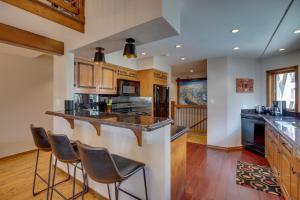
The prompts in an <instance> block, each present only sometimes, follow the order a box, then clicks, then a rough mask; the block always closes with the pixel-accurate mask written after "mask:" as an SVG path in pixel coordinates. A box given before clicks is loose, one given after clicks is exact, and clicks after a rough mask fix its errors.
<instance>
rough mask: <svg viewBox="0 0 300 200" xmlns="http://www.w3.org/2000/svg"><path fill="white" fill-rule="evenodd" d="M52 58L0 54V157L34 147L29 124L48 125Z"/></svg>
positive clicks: (48, 126) (49, 122) (49, 127)
mask: <svg viewBox="0 0 300 200" xmlns="http://www.w3.org/2000/svg"><path fill="white" fill-rule="evenodd" d="M52 66H53V58H52V57H48V56H41V57H38V58H25V57H20V56H16V55H14V56H12V55H5V54H0V94H1V98H0V110H1V112H0V158H1V157H6V156H9V155H13V154H16V153H20V152H24V151H28V150H31V149H34V148H35V147H34V143H33V139H32V136H31V132H30V129H29V126H30V124H31V123H33V124H35V125H36V126H42V127H45V129H46V130H49V129H50V130H51V129H52V117H49V116H47V115H45V114H44V113H45V111H46V110H52V104H53V101H52V94H53V92H52V89H53V67H52Z"/></svg>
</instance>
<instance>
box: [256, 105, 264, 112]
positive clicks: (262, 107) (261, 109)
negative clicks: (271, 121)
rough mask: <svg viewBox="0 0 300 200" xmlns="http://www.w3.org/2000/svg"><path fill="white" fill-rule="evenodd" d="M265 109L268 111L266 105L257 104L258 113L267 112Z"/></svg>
mask: <svg viewBox="0 0 300 200" xmlns="http://www.w3.org/2000/svg"><path fill="white" fill-rule="evenodd" d="M265 111H266V108H265V106H261V105H258V106H255V112H256V113H258V114H262V113H265Z"/></svg>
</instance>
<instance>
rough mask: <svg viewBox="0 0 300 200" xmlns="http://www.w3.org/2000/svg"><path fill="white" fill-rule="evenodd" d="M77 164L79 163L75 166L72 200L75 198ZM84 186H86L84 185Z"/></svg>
mask: <svg viewBox="0 0 300 200" xmlns="http://www.w3.org/2000/svg"><path fill="white" fill-rule="evenodd" d="M77 165H78V163H76V164H75V167H74V174H73V191H72V200H74V199H75V197H74V196H75V182H76V169H77ZM83 188H84V186H83ZM82 192H84V189H83V190H82Z"/></svg>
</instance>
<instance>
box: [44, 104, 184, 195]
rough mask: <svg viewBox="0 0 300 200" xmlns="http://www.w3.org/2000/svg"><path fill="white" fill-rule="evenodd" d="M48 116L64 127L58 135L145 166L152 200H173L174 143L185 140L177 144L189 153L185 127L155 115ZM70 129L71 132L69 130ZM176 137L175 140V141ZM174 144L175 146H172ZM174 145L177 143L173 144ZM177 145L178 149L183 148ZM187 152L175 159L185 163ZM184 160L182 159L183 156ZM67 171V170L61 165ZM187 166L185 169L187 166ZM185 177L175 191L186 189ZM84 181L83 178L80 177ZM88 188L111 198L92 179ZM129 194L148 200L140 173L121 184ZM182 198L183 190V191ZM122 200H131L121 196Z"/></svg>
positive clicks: (94, 113) (63, 113)
mask: <svg viewBox="0 0 300 200" xmlns="http://www.w3.org/2000/svg"><path fill="white" fill-rule="evenodd" d="M46 114H48V115H51V116H56V117H55V118H54V120H56V123H60V124H64V125H62V126H60V127H65V128H64V129H62V130H54V132H55V133H57V134H66V135H68V136H69V138H70V139H72V140H79V141H81V142H82V143H85V144H88V145H91V146H95V147H105V148H107V149H108V150H109V151H110V153H114V154H118V155H121V156H124V157H127V158H130V159H133V160H137V161H140V162H144V163H145V164H146V177H147V184H148V194H149V199H163V200H165V199H166V200H168V199H171V168H172V166H171V160H175V159H173V155H172V152H171V140H172V139H173V142H174V141H177V140H178V139H177V138H182V139H181V141H182V142H180V143H179V144H178V145H181V146H183V148H181V149H183V150H186V140H185V139H184V137H183V135H185V134H184V133H185V132H186V131H187V129H184V128H182V127H179V128H178V127H177V128H176V127H175V128H174V127H173V128H172V130H173V131H172V134H171V123H172V120H171V119H168V118H157V117H152V116H141V115H134V114H120V113H101V112H97V111H88V110H84V111H80V112H73V111H71V112H67V111H58V112H53V111H47V112H46ZM70 127H71V129H70ZM175 136H176V138H175ZM173 142H172V145H173ZM174 144H175V143H174ZM178 145H177V148H178V149H179V148H180V147H179V146H178ZM185 155H186V152H182V153H181V154H177V155H176V160H180V162H184V164H185ZM182 156H183V158H180V157H182ZM59 167H60V168H62V169H63V170H66V167H65V166H63V165H59ZM184 167H185V166H184ZM184 178H185V174H183V175H182V173H181V176H178V177H176V188H184ZM79 179H80V180H82V177H79ZM89 187H90V188H92V189H93V190H95V191H96V192H97V193H99V194H101V195H102V196H104V197H108V193H107V188H106V185H104V184H99V183H96V182H94V181H93V180H91V179H89ZM122 187H123V188H124V189H125V190H127V191H129V192H130V193H132V194H134V195H136V196H138V197H140V198H142V199H145V196H144V195H145V194H144V188H143V179H142V173H141V172H139V173H137V174H136V175H135V176H133V177H131V178H130V179H128V180H127V181H125V182H124V183H123V184H122ZM180 195H182V190H181V192H180ZM120 199H131V198H130V197H129V196H127V195H126V194H124V193H120Z"/></svg>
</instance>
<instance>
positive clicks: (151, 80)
mask: <svg viewBox="0 0 300 200" xmlns="http://www.w3.org/2000/svg"><path fill="white" fill-rule="evenodd" d="M137 74H138V80H139V81H140V84H141V85H140V87H141V88H140V91H141V96H145V97H149V96H150V97H152V96H153V85H154V84H155V85H162V86H167V85H168V74H167V73H166V72H162V71H159V70H156V69H147V70H140V71H138V73H137Z"/></svg>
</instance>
